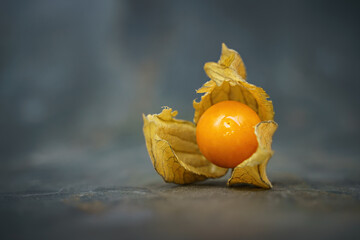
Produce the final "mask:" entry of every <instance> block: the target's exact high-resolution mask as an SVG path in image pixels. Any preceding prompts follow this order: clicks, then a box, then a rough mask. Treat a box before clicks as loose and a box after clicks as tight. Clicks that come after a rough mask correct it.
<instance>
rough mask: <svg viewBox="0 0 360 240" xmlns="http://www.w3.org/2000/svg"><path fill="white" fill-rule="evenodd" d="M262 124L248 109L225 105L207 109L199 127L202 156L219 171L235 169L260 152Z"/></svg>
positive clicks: (198, 135)
mask: <svg viewBox="0 0 360 240" xmlns="http://www.w3.org/2000/svg"><path fill="white" fill-rule="evenodd" d="M259 122H261V120H260V118H259V116H258V115H257V114H256V112H255V111H254V110H252V109H251V108H250V107H249V106H247V105H245V104H243V103H241V102H237V101H223V102H219V103H217V104H215V105H213V106H211V107H210V108H208V109H207V110H206V111H205V112H204V113H203V114H202V115H201V117H200V120H199V122H198V123H197V126H196V141H197V144H198V146H199V149H200V152H201V153H202V154H203V155H204V156H205V157H206V159H208V160H209V161H210V162H212V163H214V164H215V165H217V166H219V167H224V168H234V167H236V166H237V165H238V164H240V163H242V162H243V161H244V160H246V159H248V158H249V157H250V156H251V155H252V154H253V153H254V152H255V151H256V149H257V147H258V142H257V138H256V135H255V126H256V125H257V124H258V123H259Z"/></svg>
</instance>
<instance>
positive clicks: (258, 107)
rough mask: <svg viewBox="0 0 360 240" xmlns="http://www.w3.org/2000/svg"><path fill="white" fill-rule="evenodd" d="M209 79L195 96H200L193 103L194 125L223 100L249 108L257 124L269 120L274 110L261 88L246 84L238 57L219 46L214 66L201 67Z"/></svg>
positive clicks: (231, 51)
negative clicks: (218, 53) (255, 117)
mask: <svg viewBox="0 0 360 240" xmlns="http://www.w3.org/2000/svg"><path fill="white" fill-rule="evenodd" d="M204 70H205V72H206V74H207V75H208V76H209V78H210V79H211V80H210V81H208V82H206V83H205V84H204V85H203V86H202V87H201V88H200V89H198V90H197V91H196V92H197V93H204V95H203V96H202V97H201V101H200V102H196V100H194V102H193V106H194V109H195V113H194V122H195V123H197V122H198V121H199V119H200V117H201V115H202V114H203V113H204V112H205V111H206V110H207V109H208V108H209V107H211V106H212V105H214V104H216V103H218V102H221V101H227V100H233V101H239V102H242V103H244V104H246V105H248V106H249V107H250V108H252V109H253V110H254V111H255V112H256V113H257V114H258V115H259V117H260V119H261V121H266V120H273V119H274V110H273V104H272V101H270V100H268V98H269V95H267V94H266V92H265V91H264V90H263V89H262V88H261V87H257V86H255V85H253V84H251V83H248V82H246V80H245V78H246V69H245V66H244V63H243V61H242V59H241V57H240V55H239V54H238V53H237V52H236V51H234V50H232V49H228V48H227V47H226V45H225V44H224V43H223V45H222V53H221V57H220V60H219V61H218V63H215V62H208V63H206V64H205V66H204Z"/></svg>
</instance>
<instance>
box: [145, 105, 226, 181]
mask: <svg viewBox="0 0 360 240" xmlns="http://www.w3.org/2000/svg"><path fill="white" fill-rule="evenodd" d="M176 115H177V111H172V109H171V108H167V107H166V108H164V109H163V111H162V112H161V113H160V114H153V115H150V114H149V115H147V116H145V115H143V120H144V128H143V131H144V136H145V141H146V147H147V150H148V152H149V155H150V158H151V161H152V164H153V166H154V168H155V170H156V171H157V172H158V173H159V175H161V176H162V177H163V179H164V181H165V182H172V183H178V184H187V183H193V182H197V181H202V180H205V179H206V178H219V177H221V176H223V175H225V174H226V172H227V170H228V169H226V168H221V167H218V166H216V165H214V164H212V163H211V162H209V161H208V160H207V159H206V158H205V157H204V156H203V155H202V154H201V153H200V151H199V148H198V146H197V143H196V127H195V125H194V123H192V122H189V121H184V120H178V119H175V118H174V117H175V116H176Z"/></svg>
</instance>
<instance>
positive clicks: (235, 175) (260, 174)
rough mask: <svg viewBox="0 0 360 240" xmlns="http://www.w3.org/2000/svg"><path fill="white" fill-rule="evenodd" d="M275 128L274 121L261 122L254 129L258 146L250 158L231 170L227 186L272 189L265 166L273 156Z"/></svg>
mask: <svg viewBox="0 0 360 240" xmlns="http://www.w3.org/2000/svg"><path fill="white" fill-rule="evenodd" d="M277 126H278V125H277V123H275V122H274V121H263V122H260V123H259V124H258V125H257V126H256V127H255V135H256V137H257V140H258V143H259V146H258V148H257V150H256V152H255V153H254V154H253V155H252V156H251V157H250V158H248V159H247V160H245V161H244V162H242V163H241V164H239V165H238V166H236V167H235V168H234V169H233V172H232V175H231V178H230V179H229V180H228V183H227V184H228V186H232V185H235V184H239V183H246V184H252V185H255V186H258V187H262V188H271V187H272V185H271V182H270V181H269V179H268V178H267V175H266V165H267V163H268V161H269V159H270V158H271V156H272V155H273V151H272V150H271V142H272V136H273V134H274V132H275V131H276V129H277Z"/></svg>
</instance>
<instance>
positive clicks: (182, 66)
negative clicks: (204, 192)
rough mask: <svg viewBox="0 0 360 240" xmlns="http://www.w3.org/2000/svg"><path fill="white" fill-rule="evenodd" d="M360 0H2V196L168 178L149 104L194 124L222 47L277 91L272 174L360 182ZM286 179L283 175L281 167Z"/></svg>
mask: <svg viewBox="0 0 360 240" xmlns="http://www.w3.org/2000/svg"><path fill="white" fill-rule="evenodd" d="M359 11H360V4H359V3H358V1H320V0H319V1H310V0H309V1H285V0H284V1H281V0H279V1H266V0H257V1H230V0H224V1H145V0H136V1H130V0H129V1H115V0H114V1H111V0H105V1H83V0H79V1H67V0H66V1H40V0H35V1H1V3H0V129H1V134H0V190H1V192H21V191H34V190H37V191H40V190H41V191H42V190H44V191H46V190H54V191H55V190H59V189H89V188H92V187H94V186H120V185H121V186H146V185H147V184H149V183H151V182H154V181H155V182H156V181H158V180H159V176H157V174H156V173H155V171H154V170H153V168H152V166H151V163H150V159H149V157H148V155H147V152H146V148H145V144H144V139H143V135H142V117H141V115H142V113H145V114H148V113H158V112H160V111H161V106H169V107H172V108H174V109H177V110H178V111H179V115H178V117H179V118H182V119H187V120H192V117H193V108H192V100H193V99H195V98H199V97H200V96H199V95H197V94H196V93H195V89H198V88H199V87H200V86H201V85H202V84H203V83H204V82H205V81H207V80H208V78H207V76H206V75H205V73H204V71H203V65H204V63H205V62H208V61H217V60H218V58H219V56H220V51H221V43H223V42H224V43H226V44H227V45H228V47H230V48H233V49H235V50H237V51H238V52H239V53H240V54H241V56H242V57H243V59H244V62H245V65H246V68H247V71H248V81H249V82H251V83H254V84H256V85H258V86H261V87H263V88H264V89H265V90H266V91H267V93H268V94H269V95H270V96H271V99H272V101H273V103H274V108H275V112H276V116H275V120H276V121H277V122H278V123H279V129H278V131H277V132H276V134H275V137H274V143H273V148H274V150H275V151H276V154H275V155H274V157H273V159H272V160H271V162H270V163H271V164H270V165H269V177H270V179H272V178H273V179H274V181H275V184H276V181H277V179H281V178H282V177H284V178H286V177H289V176H290V177H296V178H301V179H307V180H312V181H317V182H323V183H334V182H337V183H339V182H346V183H359V181H360V174H359V173H360V172H359V169H360V163H359V152H360V150H359V146H360V144H359V143H360V142H359V138H360V129H359V123H360V121H359V120H360V108H359V104H360V94H359V90H360V81H359V80H360V79H359V66H360V58H359V56H360V46H359V43H360V14H359ZM279 176H280V177H279Z"/></svg>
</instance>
